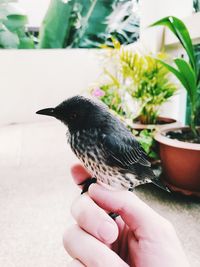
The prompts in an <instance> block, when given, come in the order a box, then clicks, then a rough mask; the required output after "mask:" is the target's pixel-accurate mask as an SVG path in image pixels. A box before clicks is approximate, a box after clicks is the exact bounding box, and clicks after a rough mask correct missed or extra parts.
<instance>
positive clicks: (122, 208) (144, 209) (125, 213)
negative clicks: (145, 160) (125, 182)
mask: <svg viewBox="0 0 200 267" xmlns="http://www.w3.org/2000/svg"><path fill="white" fill-rule="evenodd" d="M88 193H89V196H90V197H91V198H92V199H93V200H94V201H95V202H96V203H97V204H98V205H99V206H100V207H101V208H102V209H105V210H107V211H110V212H114V213H117V214H119V215H120V216H121V217H122V219H123V221H124V222H125V223H126V224H127V225H128V226H129V227H130V229H131V230H132V231H134V232H135V231H136V230H138V228H139V229H141V230H142V232H143V233H144V232H146V231H148V232H149V231H152V225H153V227H157V224H158V223H159V222H160V223H161V220H164V218H162V217H161V216H160V215H158V214H157V213H156V212H155V211H154V210H153V209H151V208H150V207H149V206H148V205H146V204H145V203H144V202H143V201H142V200H141V199H139V198H138V197H137V196H136V195H135V194H134V193H133V192H129V191H111V190H108V189H106V188H104V187H102V186H100V185H98V184H92V185H91V186H90V187H89V192H88ZM145 230H146V231H145Z"/></svg>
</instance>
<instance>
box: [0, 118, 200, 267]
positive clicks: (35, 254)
mask: <svg viewBox="0 0 200 267" xmlns="http://www.w3.org/2000/svg"><path fill="white" fill-rule="evenodd" d="M65 132H66V130H65V127H64V125H62V124H59V123H58V122H56V121H45V122H44V121H43V122H37V123H31V124H18V125H17V124H16V125H8V126H3V127H1V128H0V233H1V239H0V266H5V267H13V266H14V267H27V266H29V267H32V266H34V267H35V266H37V267H45V266H48V267H63V266H67V262H68V261H69V260H70V257H69V256H68V255H67V254H66V252H65V251H64V249H63V245H62V235H63V232H64V231H65V228H66V227H68V226H69V225H70V224H72V223H73V219H72V217H71V215H70V206H71V203H72V201H73V200H74V198H76V197H77V196H78V195H79V194H80V191H79V189H78V188H77V187H76V186H75V185H74V183H73V181H72V179H71V175H70V166H71V165H72V164H73V163H74V162H77V159H76V158H75V156H74V155H73V154H72V152H71V150H70V149H69V147H68V145H67V142H66V136H65ZM136 194H137V195H138V196H139V197H140V198H141V199H143V200H144V201H145V202H146V203H147V204H148V205H150V206H151V207H152V208H154V209H155V210H156V211H157V212H158V213H159V214H161V215H163V216H164V217H165V218H167V219H168V220H170V221H171V222H172V224H173V225H174V227H175V229H176V232H177V234H178V236H179V238H180V240H181V242H182V244H183V247H184V249H185V252H186V254H187V256H188V258H189V261H190V263H191V266H192V267H199V266H200V238H199V234H200V205H199V201H198V200H195V199H188V198H185V197H183V196H177V195H173V194H168V193H165V192H164V191H161V190H160V189H158V188H156V187H154V186H153V185H143V186H141V187H138V188H137V189H136Z"/></svg>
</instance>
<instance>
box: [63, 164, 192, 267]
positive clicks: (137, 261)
mask: <svg viewBox="0 0 200 267" xmlns="http://www.w3.org/2000/svg"><path fill="white" fill-rule="evenodd" d="M72 175H73V177H74V180H75V182H76V183H77V184H79V183H81V182H82V181H84V180H85V179H86V178H88V176H89V174H88V173H87V171H86V170H85V169H84V168H83V167H82V166H81V165H74V166H73V167H72ZM106 211H109V212H114V213H117V214H119V215H120V216H118V217H117V218H116V220H115V221H114V220H113V219H111V218H110V216H109V215H108V214H107V212H106ZM72 215H73V217H74V219H75V220H76V222H77V224H76V225H74V226H72V227H70V228H69V229H68V230H67V231H66V233H65V234H64V247H65V249H66V251H67V252H68V253H69V254H70V255H71V257H72V258H73V259H74V260H73V261H72V262H71V263H70V265H69V266H70V267H72V266H73V267H75V266H77V267H78V266H80V267H81V266H88V267H96V266H98V267H101V266H102V267H108V266H109V267H110V266H112V267H115V266H121V267H123V266H124V267H125V266H131V267H161V266H162V267H177V266H181V267H188V266H189V263H188V261H187V259H186V257H185V254H184V252H183V250H182V248H181V245H180V242H179V240H178V238H177V236H176V233H175V231H174V228H173V226H172V225H171V223H170V222H168V221H167V220H166V219H165V218H163V217H161V216H160V215H159V214H157V213H156V212H155V211H154V210H153V209H151V208H150V207H149V206H148V205H146V204H145V203H144V202H143V201H142V200H140V199H139V198H138V197H137V196H135V194H134V193H132V192H128V191H110V190H107V189H105V188H103V187H102V186H100V185H98V184H92V185H91V186H90V188H89V191H88V194H84V195H81V196H80V197H79V198H78V199H77V200H76V201H75V202H74V204H73V205H72Z"/></svg>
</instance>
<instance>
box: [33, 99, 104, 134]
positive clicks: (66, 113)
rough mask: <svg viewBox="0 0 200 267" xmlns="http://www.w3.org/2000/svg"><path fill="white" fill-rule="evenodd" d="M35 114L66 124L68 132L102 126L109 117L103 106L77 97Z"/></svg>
mask: <svg viewBox="0 0 200 267" xmlns="http://www.w3.org/2000/svg"><path fill="white" fill-rule="evenodd" d="M36 113H37V114H41V115H47V116H52V117H55V118H56V119H58V120H60V121H62V122H63V123H64V124H66V125H67V126H68V128H69V130H70V131H75V130H80V129H87V128H92V127H99V126H102V124H105V123H106V121H107V119H108V117H109V112H108V109H107V108H106V107H105V106H104V105H102V104H101V103H99V102H96V101H93V100H91V99H89V98H86V97H83V96H79V95H78V96H74V97H72V98H69V99H67V100H65V101H64V102H62V103H61V104H59V105H58V106H56V107H55V108H46V109H42V110H39V111H37V112H36Z"/></svg>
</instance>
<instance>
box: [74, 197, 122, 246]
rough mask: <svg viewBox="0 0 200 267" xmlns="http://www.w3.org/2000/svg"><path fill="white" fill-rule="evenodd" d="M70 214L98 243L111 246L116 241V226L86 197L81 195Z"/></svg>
mask: <svg viewBox="0 0 200 267" xmlns="http://www.w3.org/2000/svg"><path fill="white" fill-rule="evenodd" d="M71 212H72V216H73V217H74V219H75V220H76V222H77V223H78V225H79V226H80V227H81V228H82V229H84V230H85V231H86V232H88V233H89V234H91V235H93V236H94V237H96V238H97V239H99V240H100V241H102V242H104V243H106V244H112V243H113V242H114V241H115V240H116V239H117V237H118V227H117V224H116V223H115V221H114V220H113V219H111V217H110V216H109V215H108V214H107V213H106V212H105V211H104V210H102V209H101V208H100V207H99V206H98V205H97V204H96V203H95V202H94V201H93V200H92V199H91V198H90V197H89V196H88V195H86V194H84V195H81V196H80V197H79V198H78V199H77V200H76V201H75V202H74V203H73V205H72V208H71Z"/></svg>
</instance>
